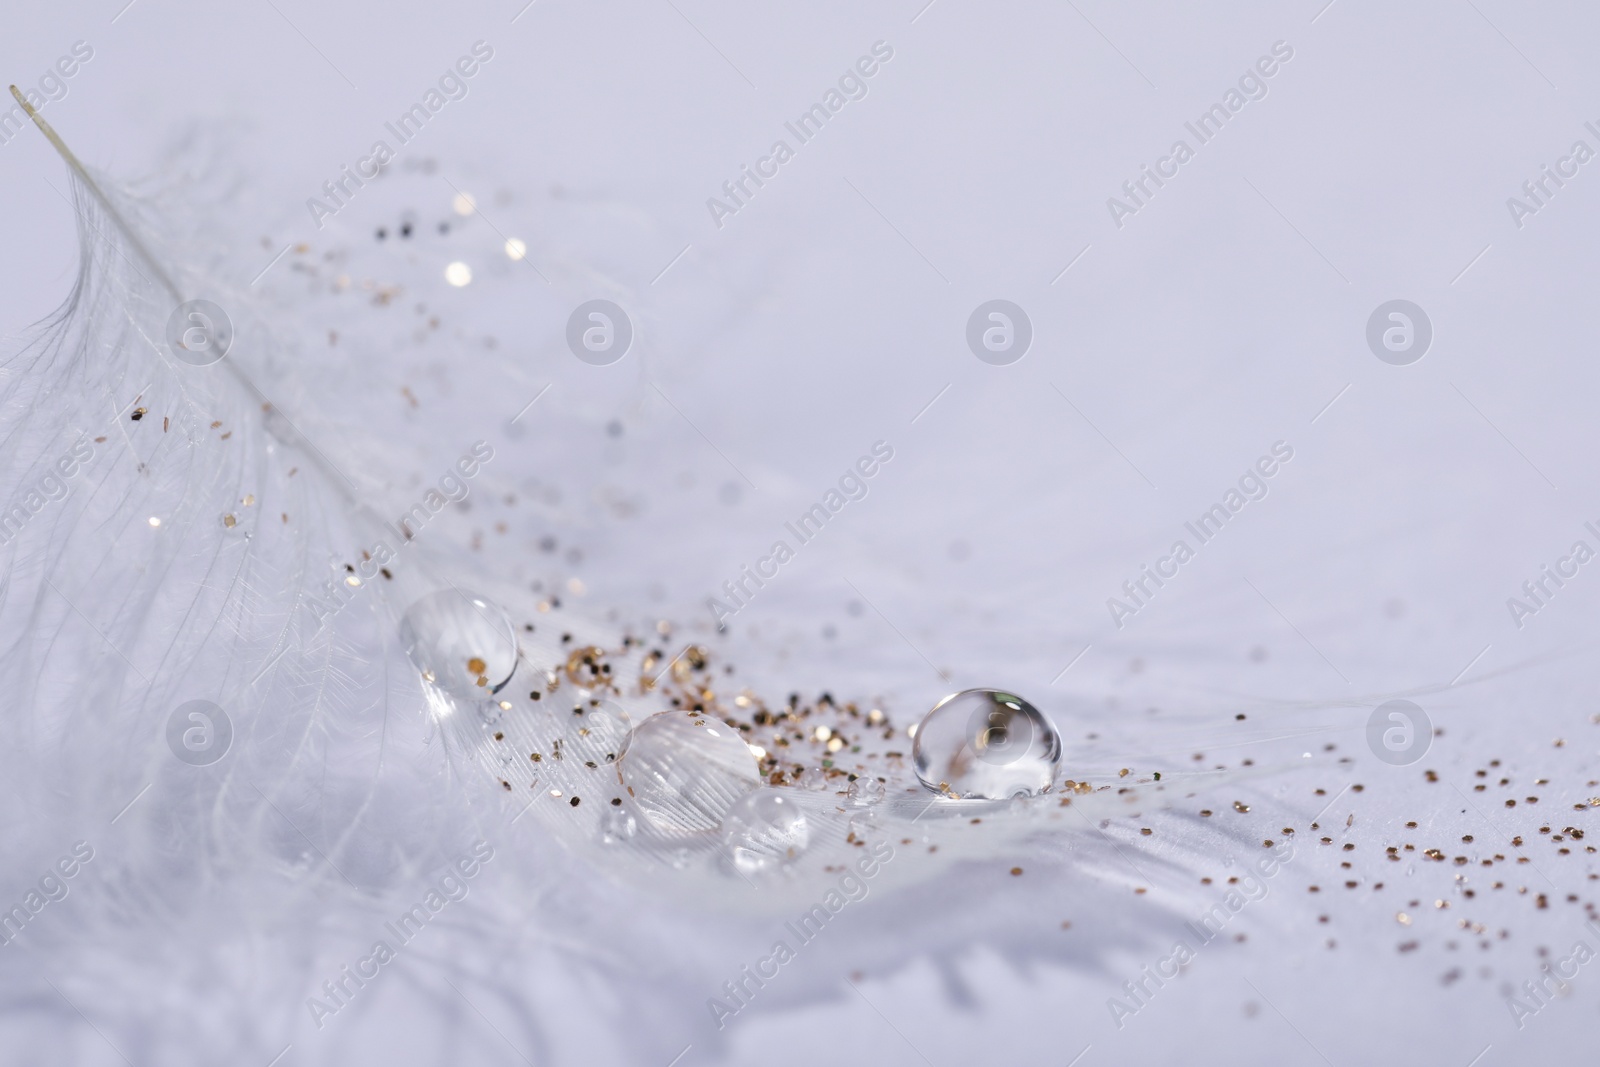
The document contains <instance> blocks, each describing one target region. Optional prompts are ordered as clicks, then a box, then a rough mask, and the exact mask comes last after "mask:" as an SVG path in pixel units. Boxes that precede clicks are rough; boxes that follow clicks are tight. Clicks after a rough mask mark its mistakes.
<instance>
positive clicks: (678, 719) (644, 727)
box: [618, 711, 761, 835]
mask: <svg viewBox="0 0 1600 1067" xmlns="http://www.w3.org/2000/svg"><path fill="white" fill-rule="evenodd" d="M618 767H619V769H620V772H621V775H622V784H623V785H624V786H626V787H627V789H628V792H629V794H630V795H632V797H633V799H634V801H635V803H636V804H637V805H638V808H639V811H640V814H642V815H643V816H644V819H645V821H646V822H648V823H649V824H650V825H651V826H652V827H654V828H655V829H656V830H658V831H660V832H661V833H664V834H672V835H681V834H689V833H704V832H707V831H710V830H715V829H716V828H717V827H718V826H719V825H721V823H722V816H723V814H724V813H725V812H727V810H728V808H729V807H731V806H732V804H733V802H734V801H735V800H738V799H739V798H740V797H741V796H743V795H744V794H746V793H748V792H750V791H751V790H752V789H755V788H756V787H757V786H758V785H759V784H760V782H761V772H760V769H759V768H758V767H757V766H756V758H755V755H754V753H752V752H751V751H750V746H748V745H746V744H745V743H744V741H743V739H742V738H740V737H739V731H737V730H735V729H734V728H733V727H731V726H729V725H727V724H726V723H724V722H722V721H721V720H719V719H715V718H711V717H709V716H706V715H701V714H697V713H693V712H683V711H663V712H661V713H660V714H658V715H652V716H650V718H648V719H646V720H645V721H644V722H642V723H640V724H639V726H638V728H637V729H636V730H634V731H633V736H632V737H631V738H629V740H628V750H627V752H626V753H624V754H623V756H622V758H621V759H620V760H618Z"/></svg>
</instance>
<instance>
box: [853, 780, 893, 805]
mask: <svg viewBox="0 0 1600 1067" xmlns="http://www.w3.org/2000/svg"><path fill="white" fill-rule="evenodd" d="M847 793H848V795H849V797H850V803H852V804H855V805H856V806H858V807H866V806H867V805H868V804H876V803H877V802H878V801H880V800H882V799H883V793H884V789H883V783H882V782H880V781H878V780H877V779H876V778H872V777H869V776H867V775H862V776H861V777H859V778H857V779H856V780H855V781H853V782H851V783H850V787H849V789H848V790H847Z"/></svg>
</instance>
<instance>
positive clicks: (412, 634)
mask: <svg viewBox="0 0 1600 1067" xmlns="http://www.w3.org/2000/svg"><path fill="white" fill-rule="evenodd" d="M400 641H401V644H402V645H404V646H405V650H406V655H408V656H410V657H411V662H412V663H415V664H416V665H417V669H418V670H420V671H421V672H422V673H423V676H424V677H427V678H428V679H429V680H430V681H432V682H433V683H434V684H435V685H437V686H439V688H441V689H443V690H444V691H445V692H447V693H449V694H451V695H452V696H456V697H461V698H464V699H468V700H477V699H483V698H486V697H488V696H489V695H490V694H492V693H495V692H497V691H498V690H499V689H500V687H501V686H503V685H505V684H506V682H508V681H509V680H510V679H511V673H512V671H514V670H516V667H517V633H516V629H515V628H514V627H513V626H512V625H511V617H510V616H509V615H507V614H506V612H505V609H504V608H502V607H500V606H499V605H498V604H495V603H494V602H493V601H490V600H487V599H485V598H484V597H480V596H477V595H476V594H473V593H460V592H457V591H456V590H454V589H444V590H441V591H439V592H437V593H429V594H428V595H427V596H425V597H423V598H422V599H420V600H418V601H417V602H416V603H415V604H412V605H411V607H410V608H409V609H407V611H406V613H405V616H404V617H403V618H402V619H401V620H400Z"/></svg>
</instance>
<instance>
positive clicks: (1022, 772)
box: [911, 689, 1061, 800]
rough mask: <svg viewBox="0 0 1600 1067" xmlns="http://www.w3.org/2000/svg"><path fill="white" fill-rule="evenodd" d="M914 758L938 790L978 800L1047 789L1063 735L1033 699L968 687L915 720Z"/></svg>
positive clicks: (929, 783) (925, 778) (924, 781)
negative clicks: (1035, 705) (1031, 701)
mask: <svg viewBox="0 0 1600 1067" xmlns="http://www.w3.org/2000/svg"><path fill="white" fill-rule="evenodd" d="M911 753H912V759H913V761H914V763H915V765H916V771H917V777H918V778H919V779H920V780H921V781H922V784H923V785H925V786H927V787H928V788H929V789H931V790H933V791H934V792H937V793H946V794H948V795H949V796H954V797H962V798H975V799H982V800H1004V799H1007V798H1009V797H1013V796H1018V795H1023V796H1032V795H1034V794H1036V793H1042V792H1044V791H1045V790H1046V789H1048V788H1049V786H1050V782H1051V780H1052V779H1054V778H1055V775H1056V769H1057V767H1058V766H1059V765H1060V763H1061V738H1060V737H1059V736H1058V735H1057V734H1056V731H1055V727H1053V726H1051V725H1050V720H1049V719H1047V718H1045V716H1044V714H1043V713H1042V712H1040V711H1039V709H1038V708H1036V707H1034V706H1033V705H1032V704H1030V703H1028V702H1027V701H1026V700H1023V699H1022V698H1021V697H1019V696H1016V695H1014V694H1012V693H1006V692H1003V691H1001V690H998V689H966V690H963V691H961V692H959V693H955V694H952V695H951V696H947V697H945V698H944V699H943V700H941V701H939V703H937V704H935V705H934V706H933V710H932V711H930V712H928V714H927V715H925V716H924V717H923V719H922V722H921V723H920V724H919V725H918V728H917V733H916V739H915V740H914V741H913V743H912V749H911Z"/></svg>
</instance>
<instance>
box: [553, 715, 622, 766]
mask: <svg viewBox="0 0 1600 1067" xmlns="http://www.w3.org/2000/svg"><path fill="white" fill-rule="evenodd" d="M580 711H581V712H582V714H579V712H580ZM565 727H566V733H567V739H566V745H565V748H566V750H567V755H568V756H569V757H570V758H573V759H577V760H580V761H582V762H584V763H593V764H595V765H596V766H604V765H606V764H607V763H615V762H617V760H619V759H621V758H622V754H623V753H624V752H626V751H627V750H628V736H629V734H630V732H631V731H632V730H633V720H632V719H631V718H629V717H628V713H627V712H626V711H624V710H623V708H622V705H621V704H617V703H615V702H613V701H610V700H600V701H586V702H584V703H583V704H580V705H578V707H576V708H574V709H573V710H572V712H570V713H568V715H567V722H566V724H565Z"/></svg>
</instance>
